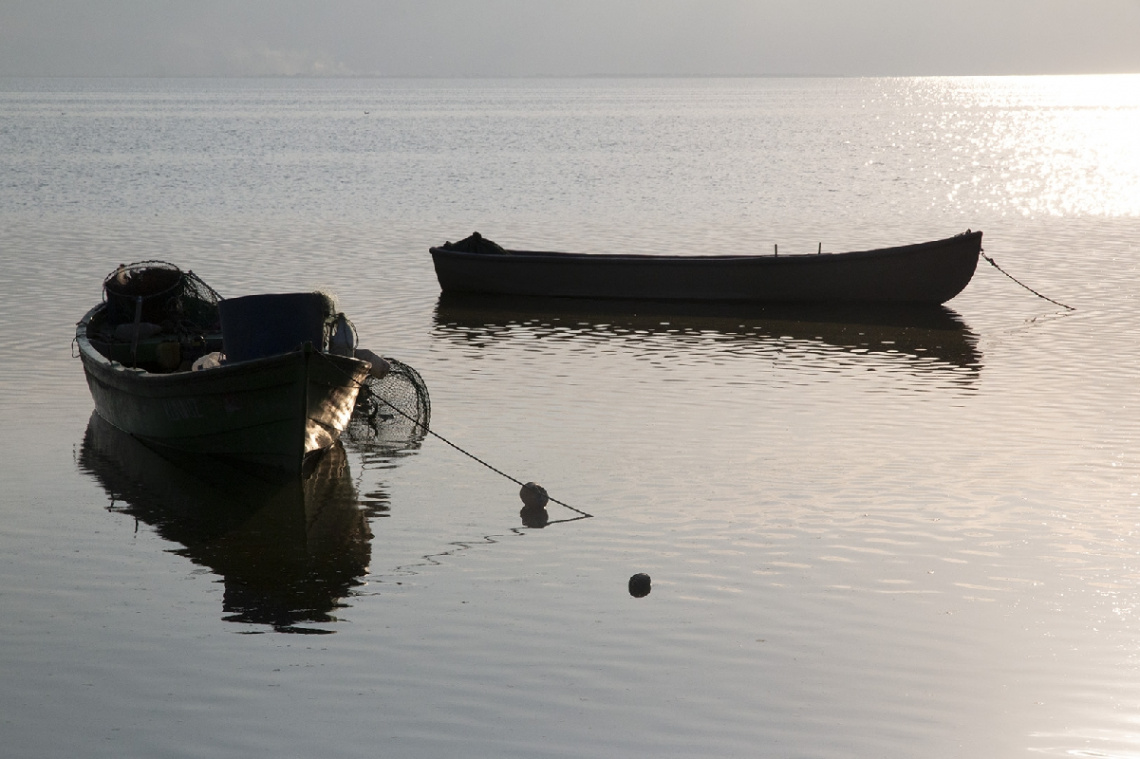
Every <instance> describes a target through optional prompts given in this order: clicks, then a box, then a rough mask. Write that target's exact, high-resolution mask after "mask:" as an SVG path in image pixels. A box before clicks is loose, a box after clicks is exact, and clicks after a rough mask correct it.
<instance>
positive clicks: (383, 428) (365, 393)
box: [344, 356, 431, 453]
mask: <svg viewBox="0 0 1140 759" xmlns="http://www.w3.org/2000/svg"><path fill="white" fill-rule="evenodd" d="M384 360H385V361H387V362H388V365H389V366H390V367H391V369H390V370H389V372H388V373H387V374H386V375H384V377H383V378H382V379H375V378H374V377H369V379H368V381H367V382H366V383H365V384H364V385H363V386H362V387H361V389H360V395H358V396H357V399H356V408H355V409H354V410H353V412H352V420H351V421H350V422H349V425H348V429H346V430H345V432H344V437H345V438H347V439H348V441H349V442H351V443H355V444H357V445H362V446H367V447H374V446H375V447H380V448H383V449H386V450H388V451H389V452H393V453H394V452H396V451H398V450H401V449H404V448H409V447H418V445H419V443H420V441H422V440H423V438H424V437H425V436H426V435H427V433H428V426H429V425H430V423H431V399H430V398H429V397H428V389H427V384H425V383H424V380H423V377H421V376H420V374H419V372H417V371H416V370H415V369H413V368H412V367H410V366H408V365H407V364H405V363H403V362H402V361H397V360H396V359H394V358H388V357H387V356H385V357H384Z"/></svg>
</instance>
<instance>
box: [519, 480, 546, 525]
mask: <svg viewBox="0 0 1140 759" xmlns="http://www.w3.org/2000/svg"><path fill="white" fill-rule="evenodd" d="M519 498H521V499H522V502H523V507H522V511H520V512H519V516H520V517H522V521H523V525H524V526H525V527H534V528H538V529H541V528H543V527H545V526H546V524H547V523H548V522H549V521H550V515H548V514H547V513H546V504H547V502H548V501H549V500H550V496H548V495H547V494H546V488H544V487H542V485H536V484H534V483H533V482H528V483H527V484H525V485H523V486H522V490H520V491H519Z"/></svg>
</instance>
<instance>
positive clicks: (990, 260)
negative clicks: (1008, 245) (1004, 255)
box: [980, 248, 1077, 311]
mask: <svg viewBox="0 0 1140 759" xmlns="http://www.w3.org/2000/svg"><path fill="white" fill-rule="evenodd" d="M980 252H981V256H982V258H984V259H986V260H987V261H989V263H990V266H992V267H994V268H995V269H997V270H998V271H1000V272H1001V273H1002V274H1004V275H1005V276H1007V277H1009V278H1010V279H1012V280H1013V281H1014V282H1016V283H1017V284H1019V285H1021V286H1022V287H1024V288H1025V289H1026V290H1028V291H1029V292H1031V293H1033V294H1034V295H1036V296H1037V297H1038V298H1041V299H1042V300H1047V301H1049V302H1050V303H1052V304H1054V305H1057V306H1060V307H1061V308H1067V309H1069V310H1070V311H1076V310H1077V309H1075V308H1073V307H1072V306H1066V305H1065V304H1064V303H1061V302H1060V301H1056V300H1053V299H1052V298H1049V297H1047V296H1045V295H1042V294H1041V293H1039V292H1037V291H1036V290H1034V289H1033V288H1032V287H1030V286H1029V285H1027V284H1025V283H1024V282H1022V281H1020V280H1019V279H1017V278H1016V277H1014V276H1013V275H1012V274H1010V273H1009V272H1008V271H1006V270H1005V269H1003V268H1001V267H1000V266H998V265H997V261H995V260H993V259H992V258H990V257H989V256H987V255H986V251H985V249H984V248H983V249H981V251H980Z"/></svg>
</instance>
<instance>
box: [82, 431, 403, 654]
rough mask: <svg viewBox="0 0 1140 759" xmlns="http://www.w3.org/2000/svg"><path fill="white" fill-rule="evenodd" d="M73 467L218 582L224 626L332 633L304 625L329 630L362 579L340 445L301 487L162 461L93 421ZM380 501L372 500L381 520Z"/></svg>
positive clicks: (363, 530) (354, 506)
mask: <svg viewBox="0 0 1140 759" xmlns="http://www.w3.org/2000/svg"><path fill="white" fill-rule="evenodd" d="M79 466H80V468H81V469H82V470H83V471H85V472H87V473H89V474H90V475H92V476H93V477H94V478H95V479H96V480H97V481H98V482H99V483H100V485H102V487H103V489H104V490H106V491H107V495H108V496H109V497H110V498H111V501H112V506H111V508H112V509H114V510H116V511H121V512H123V513H126V514H130V515H131V516H133V517H135V518H136V519H137V520H138V521H141V522H144V523H146V524H148V525H150V526H152V527H153V528H154V529H155V531H156V532H157V533H158V534H159V535H160V536H161V537H162V538H164V539H166V540H169V541H171V542H173V543H178V544H180V545H181V546H182V548H180V549H178V550H176V551H175V553H178V554H180V555H182V556H185V557H186V558H188V559H190V560H191V561H192V562H194V563H195V564H199V565H201V566H204V567H207V568H209V569H210V570H211V571H213V572H215V573H216V574H218V575H220V576H221V577H222V579H223V582H224V583H225V594H224V600H223V610H224V612H225V616H224V617H223V618H224V619H225V620H227V621H232V622H241V623H252V624H261V625H269V626H271V627H273V628H274V629H276V630H278V631H281V632H293V633H310V634H311V633H328V632H332V631H331V630H326V629H318V628H314V627H312V626H309V625H312V624H318V625H320V624H327V623H330V622H335V621H336V616H335V612H336V610H337V609H338V608H342V607H343V606H344V602H343V599H344V598H345V597H347V596H348V595H349V594H350V593H351V591H352V588H353V587H355V586H357V585H359V584H361V582H362V581H361V578H362V577H363V575H365V573H366V572H367V571H368V565H369V561H370V559H371V550H372V549H371V538H372V533H371V530H370V528H369V524H368V519H367V516H368V515H367V512H366V511H364V510H362V508H361V500H360V498H359V497H358V495H357V493H356V488H355V487H354V485H353V483H352V480H351V479H350V474H349V467H348V460H347V458H346V456H345V452H344V448H343V447H342V446H341V445H340V444H339V443H338V444H336V445H334V446H333V447H332V448H330V449H329V450H328V451H327V452H326V453H325V454H324V455H323V456H322V457H321V458H320V459H319V460H318V461H317V462H316V463H315V465H314V466H313V468H312V469H311V470H310V471H308V472H306V474H305V476H304V477H292V478H287V479H278V480H276V481H267V480H265V479H261V478H258V477H255V476H252V475H250V474H248V473H245V472H242V471H239V470H236V469H232V468H226V467H225V466H224V465H219V464H218V463H217V462H215V461H205V460H195V459H192V458H190V457H179V458H178V459H171V458H166V457H164V456H160V455H159V454H157V453H156V452H155V451H153V450H152V449H150V448H148V447H146V446H144V445H143V444H142V443H140V442H138V441H137V440H135V439H134V438H132V437H131V436H129V435H127V434H125V433H123V432H121V431H120V430H118V429H116V428H115V427H112V426H111V425H110V424H108V423H107V422H106V421H104V420H103V419H102V417H100V416H99V415H98V414H92V415H91V419H90V421H89V422H88V425H87V431H86V434H85V435H84V438H83V444H82V446H81V449H80V454H79ZM379 495H382V494H378V493H370V494H369V495H368V500H369V501H371V503H372V505H373V508H374V509H377V508H378V509H380V510H386V508H387V507H386V506H385V505H383V501H384V500H386V499H385V498H378V496H379Z"/></svg>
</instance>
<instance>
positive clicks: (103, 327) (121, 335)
mask: <svg viewBox="0 0 1140 759" xmlns="http://www.w3.org/2000/svg"><path fill="white" fill-rule="evenodd" d="M145 263H147V264H152V263H154V262H145ZM133 266H134V267H136V269H135V270H134V272H133V276H132V275H131V274H132V273H131V272H130V271H128V272H127V275H126V276H122V275H121V274H115V273H113V274H112V275H111V276H110V277H108V281H107V282H106V283H105V287H106V288H107V301H106V302H104V303H102V304H100V305H98V306H96V307H95V308H92V309H91V310H90V311H88V312H87V314H86V315H85V316H84V317H83V318H82V319H81V320H80V321H79V323H78V325H77V327H76V331H75V343H76V344H77V345H78V349H79V356H80V358H81V359H82V361H83V369H84V372H85V373H86V376H87V384H88V386H89V387H90V389H91V396H92V398H93V399H94V401H95V410H96V411H97V412H98V413H99V415H100V416H101V417H103V419H105V420H106V421H107V422H109V423H110V424H112V425H114V426H115V427H117V428H118V429H120V430H122V431H124V432H126V433H128V434H130V435H132V436H134V437H135V438H137V439H138V440H140V441H142V442H145V443H147V444H150V445H152V446H157V447H160V448H168V449H173V450H175V451H182V452H187V453H192V454H201V455H205V456H209V457H215V458H218V459H222V460H226V461H229V462H233V463H238V464H243V465H247V466H249V467H253V468H256V469H259V470H263V471H264V472H265V473H267V474H273V473H285V474H296V473H300V472H302V470H303V468H304V467H305V464H306V462H307V461H311V460H312V459H313V457H314V456H315V455H316V454H319V453H320V452H322V451H324V450H326V449H328V448H329V447H330V446H332V445H333V444H334V443H335V442H336V441H337V439H338V438H339V436H340V434H341V432H342V431H343V430H344V429H345V427H346V425H347V424H348V422H349V419H350V417H351V415H352V410H353V406H354V404H355V401H356V397H357V393H358V390H359V388H360V386H361V384H362V383H363V382H365V381H366V380H367V378H368V376H369V372H370V370H371V368H372V365H371V363H370V362H369V361H366V360H361V359H359V358H356V357H354V355H351V354H353V353H354V351H353V349H351V348H349V349H348V351H347V353H349V354H350V355H337V354H336V352H335V351H333V350H330V349H329V342H328V340H322V339H321V336H322V335H323V334H324V332H325V330H326V329H327V322H326V321H323V320H322V321H319V322H317V323H316V324H313V323H312V321H311V320H310V322H309V323H308V324H302V325H301V329H300V331H298V330H297V329H296V327H297V326H298V325H297V324H290V323H289V322H290V316H289V315H291V314H292V315H295V314H302V315H303V314H304V312H305V311H306V309H305V308H303V307H302V308H298V305H299V304H301V305H304V304H308V305H309V306H313V304H314V303H315V302H316V299H319V298H324V297H325V296H322V295H320V294H317V293H291V294H283V295H262V296H247V297H246V298H236V299H232V300H229V301H221V299H220V298H217V300H214V301H213V302H210V301H211V299H210V298H208V297H207V298H203V297H201V296H202V293H203V292H204V291H203V289H202V287H199V288H198V291H197V292H194V293H191V295H190V296H187V297H180V296H172V295H171V294H170V289H163V288H162V287H158V288H155V287H150V285H148V282H147V279H148V275H151V274H153V273H154V271H156V269H157V267H154V266H150V267H146V266H142V265H137V264H136V265H133ZM165 266H167V267H169V269H165V270H161V271H166V272H169V271H170V270H173V272H174V273H168V274H164V275H163V277H162V278H161V279H162V280H163V284H165V282H167V281H169V280H170V279H172V278H174V277H175V276H182V277H186V276H187V275H189V277H191V278H193V277H194V275H193V273H192V272H188V273H185V274H183V273H182V272H180V271H179V270H177V268H176V267H172V266H170V265H168V264H167V265H165ZM118 271H119V272H120V273H121V272H122V271H123V270H122V269H120V270H118ZM116 276H117V277H118V279H120V280H122V281H123V282H125V283H126V286H125V287H126V289H127V290H130V289H131V287H132V286H133V287H134V289H135V290H146V289H148V288H149V289H151V290H156V289H157V290H158V291H157V292H152V293H148V294H146V295H141V294H140V295H132V294H131V293H130V292H128V293H127V294H126V295H125V296H121V295H119V294H116V293H113V292H112V289H111V287H110V284H111V283H112V277H116ZM150 279H151V280H153V279H154V277H150ZM192 282H197V283H199V284H201V285H202V286H203V287H204V288H205V290H207V291H209V293H213V291H212V290H211V289H210V288H209V287H208V286H205V285H204V283H201V280H197V279H196V278H194V279H193V280H192ZM120 284H121V283H120ZM174 287H175V288H179V287H183V285H175V286H174ZM183 289H185V288H184V287H183ZM214 296H215V297H216V293H214ZM148 298H149V302H148ZM132 301H133V302H134V307H133V310H134V318H133V320H130V321H124V319H123V315H124V314H125V313H129V311H131V310H132V307H131V303H132ZM172 304H173V305H172ZM223 304H224V305H226V306H230V308H229V309H228V311H229V312H230V314H231V318H230V319H229V320H228V321H227V319H226V318H225V317H224V313H225V312H226V310H227V309H226V308H224V307H223ZM309 310H312V309H309ZM144 316H146V317H148V319H149V320H148V321H144V320H143V317H144ZM340 317H341V318H342V319H343V315H340ZM294 321H298V320H294ZM300 321H303V318H302V319H300ZM344 321H345V322H347V320H344ZM286 346H287V347H286ZM223 350H224V351H227V352H228V353H229V358H228V360H227V361H225V362H224V363H221V364H220V365H219V362H218V361H217V360H215V359H216V358H217V357H218V356H219V353H218V352H219V351H223ZM195 364H197V370H195V369H196V367H195ZM203 366H205V367H209V368H202V367H203Z"/></svg>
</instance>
